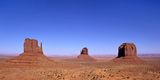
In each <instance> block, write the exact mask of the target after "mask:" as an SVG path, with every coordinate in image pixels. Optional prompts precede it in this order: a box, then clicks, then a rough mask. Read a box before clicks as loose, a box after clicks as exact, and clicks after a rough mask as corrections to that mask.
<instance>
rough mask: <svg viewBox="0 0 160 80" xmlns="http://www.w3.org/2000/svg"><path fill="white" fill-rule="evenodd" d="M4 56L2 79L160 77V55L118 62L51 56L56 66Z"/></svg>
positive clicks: (132, 79) (142, 79) (152, 79)
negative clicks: (36, 64)
mask: <svg viewBox="0 0 160 80" xmlns="http://www.w3.org/2000/svg"><path fill="white" fill-rule="evenodd" d="M10 58H11V57H9V58H7V57H1V58H0V80H160V56H154V57H153V56H141V57H140V58H141V59H142V60H143V61H144V62H143V63H123V62H122V63H116V62H112V59H113V58H114V57H113V56H111V57H109V56H108V57H105V56H103V57H94V58H95V59H97V61H96V62H83V61H77V60H75V59H74V58H70V57H54V58H53V57H50V59H52V60H54V61H53V65H43V66H35V65H33V66H28V65H21V64H18V65H15V64H10V63H7V62H6V60H8V59H10Z"/></svg>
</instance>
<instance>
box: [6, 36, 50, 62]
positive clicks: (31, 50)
mask: <svg viewBox="0 0 160 80" xmlns="http://www.w3.org/2000/svg"><path fill="white" fill-rule="evenodd" d="M8 62H10V63H14V64H20V65H22V64H25V65H37V64H45V65H46V64H48V63H51V60H49V59H48V58H47V57H46V56H45V55H44V54H43V48H42V43H41V44H40V46H39V45H38V41H37V40H35V39H29V38H26V39H25V41H24V52H23V53H22V54H20V55H19V56H17V57H15V58H13V59H10V60H8Z"/></svg>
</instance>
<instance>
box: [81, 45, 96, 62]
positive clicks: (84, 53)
mask: <svg viewBox="0 0 160 80" xmlns="http://www.w3.org/2000/svg"><path fill="white" fill-rule="evenodd" d="M78 59H79V60H81V61H95V59H94V58H92V57H91V56H89V54H88V49H87V48H86V47H85V48H83V49H82V51H81V53H80V55H79V56H78Z"/></svg>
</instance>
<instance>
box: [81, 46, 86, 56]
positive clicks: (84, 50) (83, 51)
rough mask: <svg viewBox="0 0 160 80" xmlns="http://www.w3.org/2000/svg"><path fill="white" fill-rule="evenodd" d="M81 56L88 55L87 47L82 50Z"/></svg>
mask: <svg viewBox="0 0 160 80" xmlns="http://www.w3.org/2000/svg"><path fill="white" fill-rule="evenodd" d="M81 55H88V49H87V48H86V47H85V48H83V49H82V51H81Z"/></svg>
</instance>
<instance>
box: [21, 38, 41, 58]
mask: <svg viewBox="0 0 160 80" xmlns="http://www.w3.org/2000/svg"><path fill="white" fill-rule="evenodd" d="M24 53H27V54H35V55H36V54H37V55H38V54H43V48H42V43H41V45H40V46H39V45H38V41H37V40H35V39H29V38H26V39H25V41H24Z"/></svg>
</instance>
